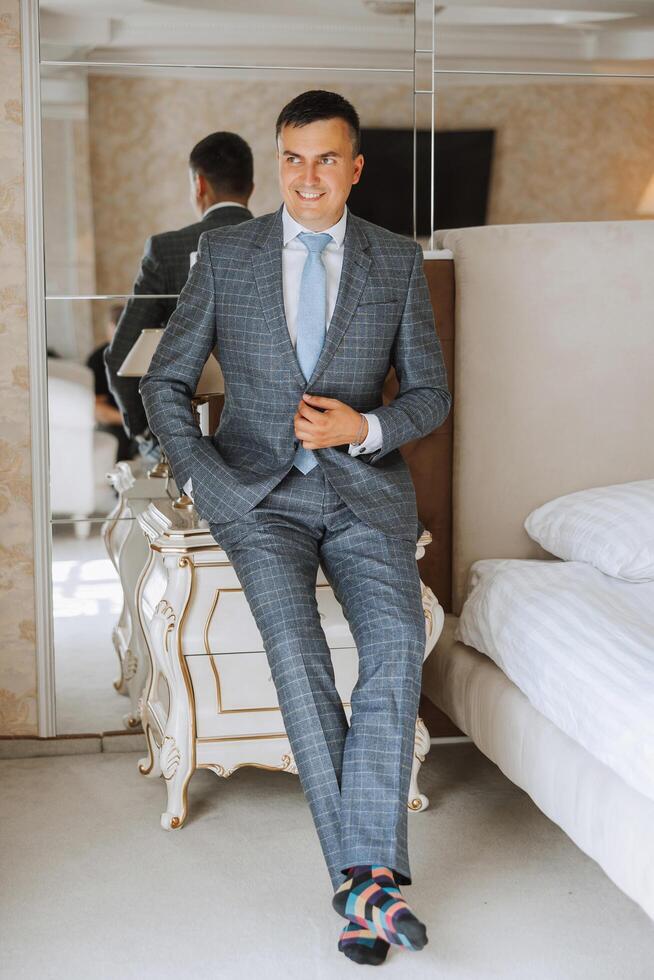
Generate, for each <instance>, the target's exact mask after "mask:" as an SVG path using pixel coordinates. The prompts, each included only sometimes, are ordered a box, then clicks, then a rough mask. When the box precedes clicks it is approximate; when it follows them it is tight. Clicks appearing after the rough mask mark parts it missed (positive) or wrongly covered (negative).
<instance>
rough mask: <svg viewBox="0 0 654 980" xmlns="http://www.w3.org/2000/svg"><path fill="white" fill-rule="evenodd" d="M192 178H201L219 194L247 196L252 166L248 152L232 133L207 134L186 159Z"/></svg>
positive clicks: (252, 170)
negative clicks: (198, 176)
mask: <svg viewBox="0 0 654 980" xmlns="http://www.w3.org/2000/svg"><path fill="white" fill-rule="evenodd" d="M188 165H189V167H190V168H191V170H192V171H193V173H194V174H202V176H203V177H205V178H206V179H207V180H208V181H209V183H210V184H211V186H212V188H213V190H214V191H216V192H217V193H220V194H238V195H239V196H242V195H246V194H249V193H250V191H251V190H252V181H253V173H254V165H253V163H252V150H251V149H250V147H249V146H248V144H247V143H246V142H245V140H244V139H243V138H242V137H241V136H238V135H237V134H236V133H211V134H210V135H209V136H205V138H204V139H203V140H200V142H199V143H196V144H195V146H194V147H193V149H192V150H191V154H190V156H189V158H188Z"/></svg>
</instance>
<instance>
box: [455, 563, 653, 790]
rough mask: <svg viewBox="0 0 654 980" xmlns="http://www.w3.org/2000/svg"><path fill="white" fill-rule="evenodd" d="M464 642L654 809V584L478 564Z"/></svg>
mask: <svg viewBox="0 0 654 980" xmlns="http://www.w3.org/2000/svg"><path fill="white" fill-rule="evenodd" d="M470 585H471V588H470V592H469V595H468V598H467V600H466V602H465V605H464V608H463V610H462V614H461V618H460V621H459V627H458V638H459V639H460V640H461V641H462V642H463V643H466V644H468V645H469V646H472V647H474V648H475V649H476V650H479V651H481V652H482V653H485V654H486V655H487V656H488V657H490V658H491V659H492V660H493V661H494V662H495V663H496V664H497V666H498V667H500V669H501V670H502V671H503V672H504V673H505V674H506V676H507V677H508V678H510V680H511V681H513V683H514V684H515V685H516V686H517V687H518V688H519V689H520V690H521V691H522V692H523V694H524V695H525V696H526V697H527V699H528V700H529V702H530V703H531V704H532V705H533V706H534V707H535V708H536V709H537V710H538V711H540V712H541V713H542V714H543V715H544V716H545V717H546V718H548V719H549V720H550V721H551V722H553V723H554V724H555V725H556V726H557V727H558V728H560V729H561V731H563V732H565V734H566V735H569V736H570V737H571V738H573V739H574V740H575V741H576V742H578V743H579V744H580V745H582V746H583V747H584V748H585V749H586V750H587V751H588V752H589V753H590V754H591V755H593V756H594V757H595V758H596V759H599V760H600V761H601V762H603V763H605V764H606V765H607V766H609V767H610V768H611V769H612V770H613V771H614V772H616V773H617V774H618V775H619V776H621V777H622V778H623V779H624V780H625V782H626V783H628V784H629V785H630V786H632V787H633V788H634V789H636V790H638V791H639V792H641V793H643V794H644V795H646V796H647V797H649V799H651V800H654V582H645V583H633V582H623V581H620V580H618V579H613V578H609V577H608V576H606V575H604V574H603V573H602V572H599V571H598V570H597V569H595V568H593V567H592V566H590V565H586V564H584V563H582V562H559V561H525V560H517V559H503V560H484V561H479V562H476V563H475V565H473V568H472V572H471V581H470Z"/></svg>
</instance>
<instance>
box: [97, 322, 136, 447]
mask: <svg viewBox="0 0 654 980" xmlns="http://www.w3.org/2000/svg"><path fill="white" fill-rule="evenodd" d="M124 309H125V307H124V305H123V304H122V303H112V304H111V306H110V307H109V310H108V314H107V321H106V340H105V342H104V343H103V344H100V346H99V347H96V348H95V350H94V351H93V353H92V354H90V355H89V358H88V360H87V362H86V366H87V367H89V368H91V370H92V371H93V386H94V389H95V424H96V427H97V428H98V429H100V431H101V432H108V433H109V434H110V435H112V436H115V437H116V439H117V440H118V448H117V450H116V462H118V460H121V459H132V457H133V456H134V455H135V454H136V444H135V443H134V442H133V441H132V440H131V439H130V437H129V436H128V435H127V433H126V432H125V429H124V426H123V416H122V412H121V411H120V409H119V408H118V405H117V404H116V400H115V398H114V397H113V395H112V394H111V391H110V390H109V385H108V383H107V372H106V371H105V366H104V352H105V351H106V349H107V347H108V346H109V344H110V343H111V341H112V340H113V338H114V334H115V333H116V327H117V326H118V321H119V320H120V317H121V314H122V312H123V310H124Z"/></svg>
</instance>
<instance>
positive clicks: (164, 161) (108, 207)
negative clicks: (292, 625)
mask: <svg viewBox="0 0 654 980" xmlns="http://www.w3.org/2000/svg"><path fill="white" fill-rule="evenodd" d="M40 30H41V101H42V119H41V126H42V162H43V189H44V199H43V209H44V230H45V278H46V318H47V346H48V350H49V353H50V357H49V359H48V360H49V364H48V367H49V408H50V458H51V497H52V514H51V517H52V541H53V563H54V564H53V589H54V616H55V624H54V627H55V630H54V631H55V647H56V653H55V658H56V663H55V673H56V682H57V714H58V722H57V728H58V732H59V733H60V734H69V733H80V732H85V733H92V732H106V731H112V730H113V731H115V730H132V729H131V728H130V719H133V705H130V703H129V699H126V698H125V696H124V693H123V694H121V693H120V691H121V690H122V691H123V692H124V690H125V684H124V677H123V673H124V671H125V669H126V662H125V656H126V654H125V650H124V649H122V648H121V640H120V636H121V632H120V631H121V629H122V628H123V627H124V626H125V622H126V616H127V617H128V616H129V610H126V609H125V606H124V594H123V589H122V587H121V584H120V581H119V576H118V572H117V568H116V565H117V559H116V554H117V549H118V545H119V544H120V542H121V541H126V540H128V539H129V540H130V541H131V540H132V537H130V532H134V531H136V537H138V535H139V531H138V529H137V528H136V523H137V517H136V513H137V511H138V506H140V505H138V506H137V504H136V503H135V502H134V501H132V505H130V506H126V505H125V500H124V499H123V498H124V490H123V491H121V490H120V487H124V478H125V471H124V469H121V467H120V466H117V465H116V464H117V461H120V460H127V459H129V458H130V457H134V460H133V461H132V462H131V463H130V464H129V465H130V466H131V467H132V470H133V473H134V475H135V478H137V479H142V480H147V476H146V475H145V474H146V472H147V469H148V466H149V464H148V463H147V461H144V460H142V459H141V458H140V457H138V454H137V453H136V450H135V447H134V445H133V444H132V445H130V443H129V440H127V439H126V438H125V437H124V434H123V433H122V431H121V426H120V419H119V416H118V415H117V414H116V411H115V409H114V411H113V412H112V411H111V409H112V405H111V401H110V399H108V398H107V392H106V390H104V389H103V369H102V358H101V348H102V346H103V345H104V344H106V342H107V338H108V336H109V334H110V332H111V329H112V326H111V324H112V320H113V321H115V319H116V316H117V315H118V313H119V311H120V307H121V306H122V305H124V303H125V302H126V301H127V299H128V298H129V296H130V294H131V293H132V288H133V282H134V279H135V276H136V274H137V273H138V270H139V266H140V261H141V256H142V254H143V249H144V245H145V242H146V240H147V239H148V238H149V237H150V236H151V235H153V234H158V233H160V232H165V231H168V230H171V229H176V228H180V227H183V226H185V225H189V224H191V223H193V222H195V221H197V220H198V218H197V216H196V215H195V213H194V211H193V209H192V207H191V201H190V193H189V180H188V168H187V161H188V155H189V152H190V150H191V148H192V147H193V146H194V145H195V143H197V142H198V141H199V140H200V139H202V138H203V137H204V136H206V135H207V134H209V133H211V132H214V131H216V130H231V131H233V132H237V133H239V134H240V135H241V136H242V137H243V138H244V139H245V140H247V142H248V143H249V144H250V146H251V148H252V151H253V157H254V180H255V190H254V193H253V195H252V197H251V200H250V205H249V206H250V208H251V210H252V212H253V214H255V215H261V214H264V213H266V212H269V211H271V210H274V209H276V208H277V207H278V204H279V195H278V191H277V178H276V162H275V144H274V124H275V119H276V116H277V114H278V112H279V110H280V108H281V107H282V106H283V105H284V104H285V103H286V102H287V101H289V100H290V99H291V98H292V97H293V96H294V95H296V94H297V93H298V92H300V91H303V90H306V89H308V88H329V89H334V90H336V91H338V92H340V93H342V94H343V95H345V96H346V97H347V98H348V99H350V100H351V101H352V102H353V104H354V105H355V106H356V108H357V109H358V111H359V114H360V116H361V122H362V127H363V151H364V155H365V156H366V169H365V170H364V175H363V179H362V183H361V185H360V187H359V188H358V189H357V190H356V193H354V194H353V195H352V198H351V201H350V206H351V208H352V210H353V211H355V213H359V214H361V215H362V216H364V217H367V218H369V219H370V220H372V221H376V222H377V223H379V224H385V225H386V226H387V227H389V228H391V229H392V230H395V231H398V232H399V233H401V234H406V235H413V234H414V232H415V234H416V236H417V237H418V239H419V240H420V241H421V243H423V245H424V246H425V247H426V248H429V247H430V244H431V242H432V238H431V235H430V232H431V231H432V230H433V227H434V224H435V226H436V227H440V228H445V227H455V226H457V225H463V224H483V223H497V224H504V223H514V222H532V221H579V220H606V219H621V218H635V217H637V214H638V210H637V209H638V206H639V204H640V203H641V201H642V199H643V194H644V191H645V188H646V186H647V184H648V182H649V180H650V178H651V177H652V174H653V173H654V157H653V155H652V147H651V141H650V142H649V143H648V141H647V139H646V138H645V136H644V134H645V133H646V132H648V131H649V130H650V129H651V119H652V112H653V111H654V109H653V107H654V58H653V57H652V54H653V53H654V43H652V39H653V37H654V13H653V12H652V11H651V5H650V4H648V3H646V2H645V0H622V2H620V0H534V2H533V3H527V2H518V0H486V2H485V3H483V4H477V3H475V2H471V0H457V2H453V3H449V4H443V5H440V4H439V5H438V6H437V7H435V8H434V7H433V6H432V5H431V3H425V0H417V2H416V3H415V4H414V3H413V0H407V2H404V0H399V2H398V0H334V2H332V3H330V4H324V3H321V2H319V0H278V2H273V3H271V2H268V0H243V2H241V3H239V4H236V3H235V2H234V0H186V2H175V0H123V2H122V3H120V4H119V5H118V6H117V5H116V4H115V3H113V4H109V3H108V2H103V0H95V2H94V3H93V5H92V7H89V5H88V4H83V3H81V2H79V3H76V2H75V0H48V2H44V3H42V4H41V25H40ZM432 30H433V33H432ZM208 39H209V40H208ZM414 45H415V47H416V49H417V52H418V53H416V54H415V55H414ZM414 69H415V74H414ZM414 82H415V89H416V92H415V93H414ZM414 112H415V122H416V127H417V130H418V133H417V139H416V146H417V156H416V160H415V166H416V213H415V223H414V186H413V171H414V155H413V127H414ZM433 127H435V130H436V136H435V140H434V139H433V137H432V129H433ZM432 147H433V150H432ZM432 170H433V180H432ZM432 187H433V188H434V190H433V198H434V200H433V213H434V220H433V222H432V218H431V215H432V200H431V198H432ZM189 261H190V258H189ZM135 302H137V303H138V302H145V301H144V300H138V299H137V300H136V301H135ZM159 325H160V324H154V323H153V324H152V326H159ZM107 472H111V473H112V481H111V482H110V481H108V480H107V478H106V474H107ZM121 474H122V476H121ZM121 481H122V482H121ZM117 488H118V489H117ZM169 491H170V488H167V487H166V486H165V483H161V484H160V485H159V489H158V492H161V493H162V494H168V493H169ZM131 546H132V545H130V547H131ZM134 547H136V545H134ZM118 550H119V549H118ZM121 624H122V625H121ZM121 649H122V652H121ZM117 653H118V659H117V656H116V654H117ZM119 660H120V663H119ZM127 669H129V664H127ZM126 726H127V727H126Z"/></svg>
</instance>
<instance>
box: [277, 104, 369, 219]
mask: <svg viewBox="0 0 654 980" xmlns="http://www.w3.org/2000/svg"><path fill="white" fill-rule="evenodd" d="M277 158H278V162H279V186H280V189H281V192H282V197H283V198H284V203H285V204H286V207H287V208H288V210H289V212H290V213H291V216H292V217H293V218H295V220H296V221H297V222H298V223H299V224H301V225H304V227H305V228H309V229H310V230H311V231H324V230H325V228H331V226H332V225H335V224H336V222H337V221H338V220H339V218H340V217H341V216H342V214H343V208H344V207H345V202H346V201H347V199H348V196H349V193H350V189H351V187H352V184H358V182H359V178H360V176H361V170H362V169H363V157H362V156H361V154H360V153H359V154H358V156H356V157H353V156H352V140H351V138H350V128H349V126H348V125H347V123H346V122H345V120H344V119H321V120H318V121H316V122H312V123H309V124H308V125H307V126H290V125H287V126H282V130H281V132H280V134H279V139H278V141H277Z"/></svg>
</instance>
